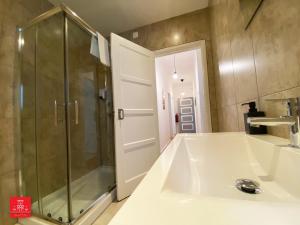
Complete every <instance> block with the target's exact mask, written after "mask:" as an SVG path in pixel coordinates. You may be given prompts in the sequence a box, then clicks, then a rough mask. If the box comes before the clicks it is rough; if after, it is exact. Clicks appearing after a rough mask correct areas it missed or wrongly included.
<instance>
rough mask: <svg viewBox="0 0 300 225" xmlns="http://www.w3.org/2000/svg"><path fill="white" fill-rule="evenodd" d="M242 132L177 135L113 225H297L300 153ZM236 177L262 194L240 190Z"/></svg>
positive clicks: (279, 141)
mask: <svg viewBox="0 0 300 225" xmlns="http://www.w3.org/2000/svg"><path fill="white" fill-rule="evenodd" d="M288 143H289V142H288V140H285V139H281V138H277V137H273V136H269V135H263V136H249V135H246V134H244V133H216V134H191V135H177V136H176V138H175V139H174V140H173V141H172V142H171V143H170V145H169V146H168V147H167V149H166V150H165V151H164V152H163V154H162V155H161V156H160V158H159V159H158V160H157V161H156V163H155V164H154V165H153V167H152V168H151V170H150V171H149V173H148V174H147V176H146V177H145V178H144V180H143V181H142V182H141V183H140V185H139V186H138V187H137V189H136V190H135V191H134V193H133V194H132V196H131V197H130V198H129V199H128V201H127V202H126V203H125V205H124V206H123V207H122V208H121V209H120V211H119V212H118V213H117V214H116V216H115V217H114V218H113V219H112V221H111V223H110V225H140V224H143V225H154V224H155V225H177V224H178V225H182V224H185V225H194V224H195V225H196V224H197V225H199V224H200V225H202V224H203V225H221V224H222V225H250V224H251V225H253V224H259V225H296V224H297V225H299V224H300V179H299V178H300V149H294V148H290V147H287V146H286V145H287V144H288ZM238 178H250V179H254V180H256V181H257V182H259V183H260V185H261V189H262V193H260V194H256V195H252V194H246V193H243V192H240V191H238V190H237V189H236V188H235V186H234V184H235V180H236V179H238Z"/></svg>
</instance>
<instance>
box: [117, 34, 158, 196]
mask: <svg viewBox="0 0 300 225" xmlns="http://www.w3.org/2000/svg"><path fill="white" fill-rule="evenodd" d="M111 46H112V69H113V88H114V110H115V112H118V109H124V115H125V117H124V119H122V120H119V118H118V113H115V144H116V163H117V164H116V166H117V168H116V169H117V197H118V200H121V199H123V198H125V197H127V196H129V195H130V194H131V193H132V192H133V190H134V189H135V188H136V186H137V185H138V184H139V182H140V181H141V180H142V178H143V177H144V176H145V174H146V173H147V172H148V170H149V169H150V167H151V166H152V164H153V163H154V161H155V160H156V159H157V157H158V155H159V139H158V120H157V108H156V90H155V88H156V87H155V72H154V54H153V52H151V51H149V50H147V49H145V48H143V47H141V46H138V45H136V44H134V43H132V42H130V41H128V40H125V39H124V38H121V37H119V36H117V35H115V34H112V35H111Z"/></svg>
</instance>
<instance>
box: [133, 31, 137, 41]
mask: <svg viewBox="0 0 300 225" xmlns="http://www.w3.org/2000/svg"><path fill="white" fill-rule="evenodd" d="M138 37H139V32H137V31H136V32H133V33H132V38H133V39H137V38H138Z"/></svg>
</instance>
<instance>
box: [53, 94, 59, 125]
mask: <svg viewBox="0 0 300 225" xmlns="http://www.w3.org/2000/svg"><path fill="white" fill-rule="evenodd" d="M57 124H58V122H57V101H56V99H55V100H54V126H57Z"/></svg>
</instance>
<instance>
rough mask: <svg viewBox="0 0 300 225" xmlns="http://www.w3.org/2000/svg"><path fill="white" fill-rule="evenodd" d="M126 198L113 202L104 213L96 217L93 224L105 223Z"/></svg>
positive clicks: (102, 224) (105, 224) (104, 224)
mask: <svg viewBox="0 0 300 225" xmlns="http://www.w3.org/2000/svg"><path fill="white" fill-rule="evenodd" d="M126 200H127V199H124V200H123V201H121V202H113V203H112V204H111V205H110V206H109V207H108V208H107V209H106V210H105V211H104V213H103V214H102V215H101V216H99V217H98V218H97V220H96V221H95V222H94V223H93V225H107V224H108V223H109V222H110V220H111V219H112V218H113V217H114V215H115V214H116V213H117V212H118V211H119V209H120V208H121V207H122V206H123V204H124V203H125V202H126Z"/></svg>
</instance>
